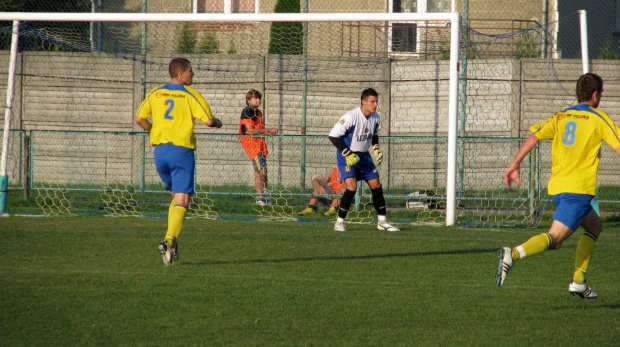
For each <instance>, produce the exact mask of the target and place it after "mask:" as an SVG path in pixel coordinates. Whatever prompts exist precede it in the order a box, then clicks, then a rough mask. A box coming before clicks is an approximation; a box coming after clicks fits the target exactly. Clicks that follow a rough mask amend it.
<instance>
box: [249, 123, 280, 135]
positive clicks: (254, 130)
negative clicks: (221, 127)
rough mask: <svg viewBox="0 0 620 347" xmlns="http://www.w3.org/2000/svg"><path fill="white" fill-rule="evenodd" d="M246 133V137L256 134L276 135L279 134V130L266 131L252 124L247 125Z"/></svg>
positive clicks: (269, 129) (267, 129)
mask: <svg viewBox="0 0 620 347" xmlns="http://www.w3.org/2000/svg"><path fill="white" fill-rule="evenodd" d="M245 133H246V135H254V134H269V135H275V134H277V133H278V129H276V128H266V129H259V128H257V127H255V126H253V125H251V124H246V125H245Z"/></svg>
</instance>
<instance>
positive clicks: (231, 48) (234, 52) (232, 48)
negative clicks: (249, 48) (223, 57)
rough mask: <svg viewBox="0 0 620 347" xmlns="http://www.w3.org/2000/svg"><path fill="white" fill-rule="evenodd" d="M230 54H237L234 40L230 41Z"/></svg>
mask: <svg viewBox="0 0 620 347" xmlns="http://www.w3.org/2000/svg"><path fill="white" fill-rule="evenodd" d="M227 53H228V54H237V47H236V46H235V43H234V42H233V41H230V47H229V48H228V52H227Z"/></svg>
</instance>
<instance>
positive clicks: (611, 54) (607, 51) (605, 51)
mask: <svg viewBox="0 0 620 347" xmlns="http://www.w3.org/2000/svg"><path fill="white" fill-rule="evenodd" d="M596 57H597V58H598V59H605V60H618V59H619V58H620V56H619V55H618V53H617V50H614V49H613V48H611V43H610V41H609V39H607V40H606V41H605V44H604V45H603V46H602V47H601V49H600V50H599V52H598V55H597V56H596Z"/></svg>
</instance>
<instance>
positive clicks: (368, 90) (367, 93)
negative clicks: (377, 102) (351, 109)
mask: <svg viewBox="0 0 620 347" xmlns="http://www.w3.org/2000/svg"><path fill="white" fill-rule="evenodd" d="M369 96H376V97H377V98H378V97H379V93H377V91H376V90H374V89H372V88H366V89H364V91H363V92H362V98H361V99H362V100H366V99H368V97H369Z"/></svg>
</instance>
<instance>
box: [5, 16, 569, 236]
mask: <svg viewBox="0 0 620 347" xmlns="http://www.w3.org/2000/svg"><path fill="white" fill-rule="evenodd" d="M45 15H47V16H48V17H47V18H38V20H35V19H33V18H22V19H28V20H27V21H26V22H25V23H21V25H20V27H19V47H20V53H19V55H18V57H17V59H18V60H17V61H18V64H17V67H18V69H17V70H18V71H17V75H16V87H15V91H16V92H15V96H14V105H13V107H12V109H11V115H12V118H11V122H10V132H11V140H10V146H9V147H10V148H9V150H8V153H9V156H8V170H9V171H8V176H9V200H8V206H7V210H8V212H9V213H13V214H46V215H56V214H61V215H65V214H67V215H106V216H135V217H152V216H154V217H156V216H163V215H165V213H166V211H167V208H166V207H167V206H168V204H169V202H170V196H169V194H168V193H167V192H165V191H164V190H163V186H162V184H161V182H160V180H159V177H158V175H157V173H156V171H155V168H154V164H153V150H152V148H151V146H150V144H149V142H148V134H146V133H144V132H142V131H141V129H140V128H139V127H138V126H137V125H136V124H135V123H134V121H133V120H134V115H135V111H136V109H137V106H138V105H139V103H140V102H141V101H142V99H143V98H144V96H145V95H146V93H148V91H149V90H150V89H152V88H153V87H154V86H157V85H160V84H163V83H167V82H168V81H169V77H168V72H167V68H168V62H169V61H170V59H171V58H173V57H176V56H183V57H187V58H188V59H189V60H190V61H191V63H192V67H193V69H194V72H195V76H194V83H193V85H192V86H193V87H194V88H196V89H197V90H198V91H199V92H201V93H202V95H203V96H204V97H205V99H206V100H207V102H209V104H210V106H211V109H212V111H213V113H214V114H215V115H216V116H217V117H218V118H220V119H221V120H222V122H223V124H224V126H223V127H222V128H221V129H211V128H208V127H206V126H204V125H203V124H197V125H196V133H197V139H198V147H197V150H196V159H197V168H196V192H197V193H196V194H195V196H194V197H193V198H192V202H191V207H190V210H189V216H193V217H200V218H209V219H215V218H218V219H258V220H313V221H325V222H328V221H333V218H334V217H333V216H332V217H326V216H324V215H323V212H324V211H325V210H326V209H327V208H328V207H329V204H330V201H331V199H332V198H334V197H338V196H339V194H314V193H313V186H312V180H313V179H314V178H315V177H321V176H325V175H326V173H328V172H330V171H331V169H332V168H333V167H334V166H335V162H336V150H335V148H334V147H333V145H331V143H330V142H329V141H328V139H327V134H328V132H329V130H330V129H331V128H332V127H333V126H334V124H335V123H336V122H337V121H338V119H339V117H340V116H341V115H342V114H344V113H345V112H347V111H349V110H351V109H353V108H355V107H358V106H359V102H360V100H359V98H360V94H361V91H362V90H363V89H365V88H368V87H372V88H375V89H376V90H377V91H378V92H379V109H378V112H379V113H380V114H381V117H382V126H381V131H380V143H381V147H382V149H383V151H384V153H385V160H384V162H383V164H382V165H380V166H378V169H379V173H380V175H381V183H382V185H383V187H384V192H385V196H386V201H387V206H388V215H389V216H388V217H389V219H390V221H393V222H395V223H429V224H446V223H447V224H454V221H456V223H457V224H460V225H475V226H492V227H511V226H512V227H514V226H533V225H536V224H537V223H538V221H539V218H540V216H541V213H542V211H543V210H544V207H545V204H546V201H547V199H546V197H545V196H544V194H545V193H544V192H545V184H546V177H544V174H541V168H542V169H543V171H542V172H548V170H546V171H544V170H545V168H548V165H549V164H548V163H547V162H545V161H544V160H543V158H546V157H547V156H548V155H547V154H540V153H539V152H538V151H548V147H545V145H542V146H540V149H539V150H537V152H534V154H533V155H532V156H531V157H528V160H526V162H524V164H523V165H522V169H521V176H522V177H521V178H522V180H523V181H524V182H527V183H524V185H525V186H524V187H523V188H522V189H513V190H510V191H508V190H506V189H505V188H504V185H503V182H502V179H503V172H504V170H505V168H506V166H507V165H508V163H509V162H510V160H511V159H512V157H513V156H514V154H515V151H516V149H517V148H518V145H519V144H520V141H521V138H522V137H523V136H524V134H525V133H526V132H527V124H529V123H531V119H532V118H540V116H541V114H548V113H549V112H550V111H549V110H550V107H549V105H548V104H547V102H543V101H542V100H534V101H532V100H531V99H530V97H529V96H530V95H532V94H534V93H538V92H539V91H540V90H545V91H546V95H553V97H550V99H549V100H551V102H553V103H554V105H553V106H556V104H557V106H558V107H560V106H563V105H566V104H570V102H571V100H572V99H573V98H572V97H571V92H572V88H573V87H572V84H573V80H574V79H568V78H565V77H566V76H559V75H558V69H557V65H556V64H554V61H553V60H552V57H553V47H554V46H553V39H552V36H553V35H552V33H553V28H552V25H553V23H552V24H551V25H549V26H537V27H532V28H526V29H523V30H518V31H515V32H512V33H510V35H500V34H493V33H484V32H480V31H476V30H468V31H463V33H462V35H461V37H460V38H459V40H460V43H461V49H462V52H463V54H462V55H461V56H457V57H456V58H457V59H459V60H461V71H460V73H461V76H462V78H461V80H460V82H459V83H460V88H461V89H460V90H459V93H458V100H456V99H452V100H451V99H450V94H451V91H454V89H452V88H453V85H451V81H452V82H453V83H456V82H455V81H456V80H455V77H454V75H453V76H451V68H453V65H452V64H453V63H454V61H451V58H453V57H452V56H451V53H450V50H451V43H453V42H454V40H453V39H451V35H452V32H451V30H452V28H453V27H454V24H455V22H454V21H453V22H451V18H452V17H450V16H449V15H448V14H433V16H434V17H433V16H430V15H429V16H424V15H420V14H407V15H408V17H407V16H406V15H405V14H377V13H375V14H371V15H368V16H366V17H360V18H357V17H356V20H351V19H349V18H352V17H346V16H343V15H342V14H336V15H332V16H331V17H330V18H333V19H329V20H328V19H327V17H325V18H321V19H317V17H312V15H308V16H306V17H304V16H299V17H295V18H296V20H297V19H299V20H298V21H295V22H288V21H280V20H276V21H269V20H257V18H261V17H259V16H258V15H237V16H235V17H234V18H235V20H230V18H231V17H230V16H229V17H225V16H221V15H206V14H203V15H197V16H194V17H192V18H195V19H193V21H192V22H189V21H187V18H185V17H183V16H182V15H180V16H178V17H177V16H175V15H172V14H170V15H167V16H166V17H165V18H166V19H165V21H164V19H163V18H164V17H163V16H162V17H161V19H159V21H158V20H157V19H158V18H157V17H156V14H151V15H152V16H151V17H148V15H145V17H140V18H139V19H142V20H143V21H141V22H139V21H135V20H138V18H136V15H135V14H129V15H131V16H133V18H129V17H123V15H127V14H119V16H117V17H116V18H117V19H116V20H119V18H120V19H122V20H119V21H117V22H114V21H111V20H109V18H108V17H105V18H104V16H103V14H100V15H102V16H101V17H97V16H96V15H97V14H89V15H90V16H93V19H92V20H88V21H83V22H79V21H75V20H74V19H70V20H73V22H74V24H75V25H73V26H71V27H67V26H66V25H65V26H62V25H57V24H58V23H57V20H58V19H57V17H54V16H55V15H58V14H52V13H49V14H45ZM72 15H73V16H75V15H76V14H72ZM325 15H326V14H325ZM349 15H356V14H349ZM359 15H360V16H362V15H363V14H359ZM442 16H443V17H442ZM4 18H5V19H4V20H6V17H4ZM276 18H279V17H277V16H276ZM457 18H458V17H457ZM12 19H14V18H12ZM18 19H19V18H18ZM97 20H99V21H97ZM132 20H134V21H132ZM2 23H4V24H6V26H4V27H3V28H2V35H3V36H2V38H3V40H5V42H3V44H4V46H5V47H8V46H10V42H8V41H9V38H10V34H11V26H10V23H9V22H2ZM456 23H458V22H456ZM457 55H458V54H457ZM0 58H1V59H2V61H4V62H5V64H6V65H5V66H8V61H9V60H10V56H9V51H2V52H0ZM453 60H454V59H453ZM576 64H578V62H576ZM453 72H454V71H453ZM571 78H572V76H571ZM250 89H255V90H258V91H261V93H262V94H263V100H262V106H261V109H262V111H263V113H264V119H265V123H266V125H267V127H274V128H278V129H279V130H280V132H279V134H278V135H274V136H264V137H265V140H266V143H267V146H268V151H269V155H268V157H267V168H268V169H267V170H268V176H267V177H268V181H267V190H266V191H264V192H262V193H258V192H257V191H256V189H255V175H254V170H253V167H252V163H251V161H250V159H249V158H248V157H247V155H246V154H245V152H244V151H243V148H242V146H241V144H240V140H239V138H238V137H239V134H238V128H239V118H240V113H241V110H242V109H243V108H244V107H245V105H246V104H245V94H246V92H247V91H248V90H250ZM451 103H452V105H454V106H452V107H458V111H459V117H458V119H457V118H456V117H455V118H454V119H453V120H452V121H453V122H454V123H452V124H451V119H450V111H451V109H450V108H451ZM537 103H538V104H537ZM554 108H556V107H551V109H554ZM454 112H456V109H455V110H454ZM528 117H529V118H528ZM451 126H454V128H453V129H454V131H455V134H454V137H453V138H451V137H450V136H449V135H450V131H451V128H450V127H451ZM457 134H458V139H457V138H456V135H457ZM246 136H248V135H246ZM451 141H453V145H454V153H452V154H450V145H451ZM451 163H453V164H455V165H456V166H455V168H453V169H454V171H455V174H456V175H455V177H454V178H453V179H452V180H451V179H450V170H451V165H452V164H451ZM451 196H452V198H451ZM311 197H318V198H320V199H319V208H318V211H317V213H312V214H307V215H298V213H299V212H300V211H301V210H303V209H304V208H305V207H306V205H307V204H308V202H309V199H310V198H311ZM259 199H264V200H265V201H266V202H267V203H266V204H257V201H258V200H259ZM452 199H453V200H452ZM450 204H452V208H451V206H450ZM451 210H452V211H453V212H452V213H455V215H454V217H452V216H450V213H451ZM348 220H350V221H351V222H360V223H368V222H373V221H375V220H376V213H375V211H374V207H373V205H372V202H371V194H370V190H369V189H368V188H367V187H366V186H365V185H364V184H360V185H359V187H358V194H357V195H356V200H355V202H354V204H353V207H352V211H351V212H350V213H349V217H348ZM451 220H452V222H451Z"/></svg>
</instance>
